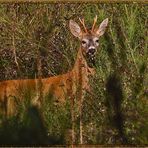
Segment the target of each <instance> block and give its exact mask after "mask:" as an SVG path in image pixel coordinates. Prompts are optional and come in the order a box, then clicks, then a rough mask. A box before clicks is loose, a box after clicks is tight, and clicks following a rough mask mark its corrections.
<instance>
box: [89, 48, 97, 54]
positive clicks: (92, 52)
mask: <svg viewBox="0 0 148 148" xmlns="http://www.w3.org/2000/svg"><path fill="white" fill-rule="evenodd" d="M95 52H96V48H95V47H93V46H91V47H89V48H88V54H89V55H94V54H95Z"/></svg>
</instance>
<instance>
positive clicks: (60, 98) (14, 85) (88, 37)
mask: <svg viewBox="0 0 148 148" xmlns="http://www.w3.org/2000/svg"><path fill="white" fill-rule="evenodd" d="M79 21H80V23H81V27H80V26H79V25H78V24H77V23H76V22H75V21H73V20H70V21H69V28H70V32H71V33H72V35H73V36H74V37H76V38H78V39H79V41H80V47H79V49H78V52H77V57H76V60H75V63H74V66H73V68H72V69H71V70H69V71H68V72H67V73H65V74H61V75H56V76H52V77H48V78H36V79H17V80H5V81H1V82H0V112H2V113H3V114H4V115H5V116H11V115H13V114H15V112H16V110H17V109H16V105H15V104H16V102H15V100H16V98H18V99H19V100H20V101H22V100H21V99H22V98H21V97H20V92H21V90H23V89H25V88H27V89H28V90H32V91H34V92H35V93H34V94H36V95H35V96H34V97H33V99H32V104H41V101H42V100H41V99H39V95H38V94H39V92H41V93H42V96H43V98H44V96H45V95H46V94H48V93H49V92H50V93H51V94H52V95H53V96H54V98H55V102H58V103H60V104H63V103H64V102H65V101H66V99H67V98H72V97H75V96H76V95H77V96H79V97H80V98H84V96H85V92H86V91H90V83H89V78H90V76H94V75H95V73H96V72H95V59H96V57H95V55H96V53H97V48H98V47H99V38H100V37H101V36H102V35H103V34H104V32H105V30H106V28H107V25H108V18H106V19H105V20H103V21H102V23H101V24H100V26H99V27H96V22H97V16H96V17H95V18H94V22H93V25H92V28H91V29H87V28H86V26H85V22H84V19H80V18H79ZM37 96H38V97H37ZM80 100H81V102H80V103H82V99H80ZM73 101H74V100H73Z"/></svg>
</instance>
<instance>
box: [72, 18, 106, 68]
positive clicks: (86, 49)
mask: <svg viewBox="0 0 148 148" xmlns="http://www.w3.org/2000/svg"><path fill="white" fill-rule="evenodd" d="M96 21H97V18H95V19H94V24H93V26H92V29H90V30H88V29H87V28H86V27H85V24H84V19H83V20H80V22H81V23H82V25H83V27H84V30H85V31H82V29H81V28H80V27H79V25H78V24H77V23H76V22H74V21H73V20H70V22H69V27H70V30H71V33H72V34H73V35H74V36H75V37H77V38H79V40H80V42H81V50H82V54H83V56H84V57H85V59H86V61H87V63H88V64H89V65H90V66H91V65H92V64H93V65H94V64H95V55H96V52H97V48H98V47H99V37H100V36H102V35H103V34H104V32H105V29H106V27H107V24H108V18H107V19H105V20H104V21H103V22H102V23H101V24H100V26H99V27H98V28H97V27H95V23H96Z"/></svg>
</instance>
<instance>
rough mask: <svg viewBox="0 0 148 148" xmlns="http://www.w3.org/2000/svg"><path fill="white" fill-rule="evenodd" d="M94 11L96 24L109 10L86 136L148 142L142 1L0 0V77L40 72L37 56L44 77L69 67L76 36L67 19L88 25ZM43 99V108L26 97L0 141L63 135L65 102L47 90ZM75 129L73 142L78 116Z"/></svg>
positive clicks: (58, 139) (2, 128)
mask: <svg viewBox="0 0 148 148" xmlns="http://www.w3.org/2000/svg"><path fill="white" fill-rule="evenodd" d="M95 15H98V22H97V24H98V25H99V23H101V21H103V20H104V19H105V18H109V26H108V29H107V31H106V33H105V35H104V36H103V37H101V38H100V47H99V49H98V52H97V60H96V70H97V74H96V76H95V77H94V78H92V80H91V86H92V88H93V89H92V90H93V92H92V94H93V95H92V94H87V96H86V98H85V100H84V105H83V119H82V120H83V130H84V131H83V137H84V144H135V145H138V144H148V120H147V114H148V108H147V105H148V101H147V99H148V49H147V44H146V42H147V28H146V27H147V16H148V14H147V5H145V4H136V3H133V4H132V3H129V4H125V3H120V4H117V3H104V4H103V3H100V4H99V3H98V4H97V3H96V4H93V3H92V4H91V3H90V4H89V3H85V4H84V3H80V4H78V3H77V4H72V3H65V4H64V3H61V4H60V3H58V4H39V3H36V4H33V3H32V4H31V3H20V4H0V81H3V80H8V79H25V78H36V77H38V59H41V75H42V77H49V76H54V75H58V74H62V73H66V72H67V70H69V69H72V67H73V64H74V61H75V58H76V54H77V48H78V47H79V42H78V40H77V39H75V38H74V37H73V36H72V35H71V33H70V30H69V27H68V23H69V20H70V19H73V20H75V21H76V22H78V18H79V17H84V18H85V21H86V24H87V25H88V27H89V25H92V21H93V18H94V16H95ZM30 97H31V96H26V100H28V99H30ZM45 100H46V103H45V104H44V107H43V115H41V114H40V112H39V111H38V110H37V109H36V108H34V107H31V106H30V104H29V103H27V101H26V102H23V103H22V104H20V107H19V115H17V116H15V117H12V118H10V119H8V120H4V121H1V123H0V144H1V145H5V144H10V145H12V144H15V145H18V144H25V145H26V144H66V143H68V138H69V133H70V128H71V115H70V109H69V105H68V104H67V105H66V106H65V107H56V106H54V102H53V101H52V99H49V97H47V98H45ZM43 119H44V120H43ZM77 120H79V119H77ZM75 129H76V131H75V132H76V144H78V143H79V122H78V121H76V122H75Z"/></svg>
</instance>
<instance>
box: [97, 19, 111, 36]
mask: <svg viewBox="0 0 148 148" xmlns="http://www.w3.org/2000/svg"><path fill="white" fill-rule="evenodd" d="M107 25H108V18H106V19H105V20H104V21H103V22H102V23H101V24H100V26H99V28H98V29H97V30H96V34H97V35H98V36H102V35H103V34H104V32H105V30H106V27H107Z"/></svg>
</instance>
